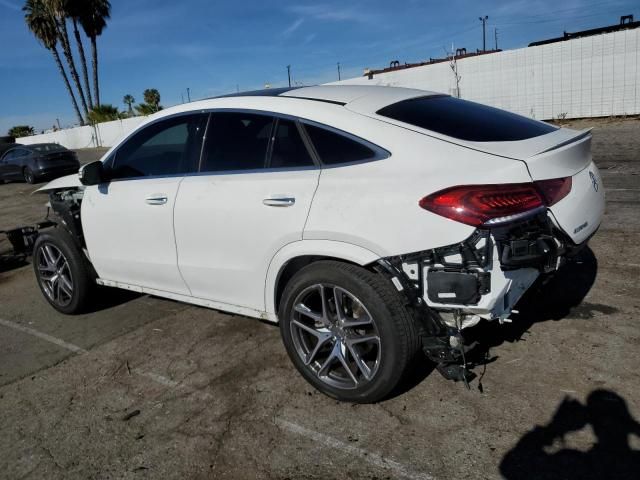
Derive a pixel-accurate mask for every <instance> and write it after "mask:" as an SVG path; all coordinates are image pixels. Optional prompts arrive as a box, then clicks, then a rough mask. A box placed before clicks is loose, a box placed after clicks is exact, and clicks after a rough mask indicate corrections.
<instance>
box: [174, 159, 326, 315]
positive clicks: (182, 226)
mask: <svg viewBox="0 0 640 480" xmlns="http://www.w3.org/2000/svg"><path fill="white" fill-rule="evenodd" d="M319 175H320V170H319V169H315V168H312V169H305V170H299V171H288V172H278V171H270V172H264V171H262V172H241V173H236V174H234V173H231V172H229V173H226V174H218V175H209V174H205V175H197V176H192V177H187V178H185V179H184V181H183V183H182V185H181V187H180V193H179V195H178V201H177V203H176V208H175V232H176V243H177V246H178V252H179V262H178V263H179V267H180V271H181V272H182V275H183V277H184V279H185V281H186V283H187V285H188V286H189V288H190V290H191V292H192V294H193V295H194V296H196V297H200V298H205V299H209V300H215V301H219V302H224V303H230V304H234V305H242V306H244V307H248V308H253V309H258V310H264V309H265V304H264V283H265V278H266V275H267V269H268V267H269V262H270V261H271V259H272V258H273V256H274V255H275V254H276V252H277V251H278V250H279V249H280V248H282V247H283V246H285V245H286V244H288V243H291V242H295V241H299V240H301V239H302V231H303V229H304V224H305V221H306V219H307V213H308V212H309V207H310V205H311V200H312V199H313V195H314V193H315V191H316V187H317V185H318V177H319ZM285 197H286V198H292V199H295V203H294V204H293V205H291V206H269V205H265V203H264V201H265V200H268V199H274V198H285ZM267 203H268V202H267Z"/></svg>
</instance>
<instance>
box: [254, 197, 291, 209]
mask: <svg viewBox="0 0 640 480" xmlns="http://www.w3.org/2000/svg"><path fill="white" fill-rule="evenodd" d="M295 203H296V199H295V198H294V197H272V198H265V199H264V200H262V204H263V205H267V206H268V207H291V206H293V205H294V204H295Z"/></svg>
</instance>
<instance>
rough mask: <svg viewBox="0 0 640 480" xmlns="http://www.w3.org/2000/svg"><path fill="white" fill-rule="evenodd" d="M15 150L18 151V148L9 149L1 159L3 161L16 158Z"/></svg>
mask: <svg viewBox="0 0 640 480" xmlns="http://www.w3.org/2000/svg"><path fill="white" fill-rule="evenodd" d="M17 152H18V150H9V151H8V152H7V153H5V154H4V156H3V157H2V161H3V162H11V161H12V160H15V159H16V158H17Z"/></svg>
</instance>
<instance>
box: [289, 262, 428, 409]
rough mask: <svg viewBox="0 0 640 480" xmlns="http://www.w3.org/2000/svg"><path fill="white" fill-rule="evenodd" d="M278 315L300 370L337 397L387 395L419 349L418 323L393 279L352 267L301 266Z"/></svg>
mask: <svg viewBox="0 0 640 480" xmlns="http://www.w3.org/2000/svg"><path fill="white" fill-rule="evenodd" d="M323 292H324V294H323ZM323 295H324V297H323ZM323 298H324V300H323ZM278 316H279V319H280V333H281V335H282V340H283V342H284V345H285V347H286V349H287V353H288V354H289V357H290V358H291V360H292V362H293V364H294V365H295V367H296V368H297V369H298V371H299V372H300V373H301V374H302V376H303V377H304V378H305V379H306V380H307V381H308V382H309V383H311V384H312V385H313V386H314V387H315V388H316V389H318V390H319V391H321V392H322V393H324V394H326V395H328V396H330V397H332V398H335V399H338V400H342V401H347V402H356V403H372V402H377V401H379V400H381V399H383V398H385V397H386V396H388V395H389V394H390V393H391V392H392V391H393V390H394V388H395V387H396V386H397V385H398V383H399V382H400V381H401V380H402V379H403V378H404V376H405V373H406V370H407V368H408V367H409V365H410V364H411V361H412V360H413V358H414V356H415V354H416V352H417V351H418V349H419V337H418V332H417V329H416V325H415V324H414V321H413V319H412V317H411V315H410V313H409V312H408V311H407V309H406V308H405V306H404V304H403V302H402V299H401V297H400V295H399V294H398V292H397V291H396V290H395V289H394V288H393V286H392V284H391V282H389V281H388V280H387V279H386V278H384V277H383V276H381V275H379V274H376V273H372V272H370V271H368V270H365V269H364V268H361V267H358V266H355V265H351V264H346V263H341V262H336V261H319V262H315V263H312V264H311V265H308V266H306V267H304V268H302V269H301V270H300V271H299V272H298V273H296V274H295V275H294V276H293V278H292V279H291V280H290V281H289V283H288V284H287V286H286V287H285V290H284V292H283V295H282V300H281V302H280V308H279V314H278Z"/></svg>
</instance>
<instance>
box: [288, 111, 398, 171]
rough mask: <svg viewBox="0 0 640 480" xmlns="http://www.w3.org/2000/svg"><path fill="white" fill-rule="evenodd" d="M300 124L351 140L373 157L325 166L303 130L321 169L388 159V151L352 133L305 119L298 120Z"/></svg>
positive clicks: (389, 153) (307, 134)
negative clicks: (371, 153)
mask: <svg viewBox="0 0 640 480" xmlns="http://www.w3.org/2000/svg"><path fill="white" fill-rule="evenodd" d="M300 124H301V126H302V128H303V129H304V126H305V124H306V125H311V126H314V127H317V128H321V129H324V130H328V131H330V132H332V133H335V134H336V135H340V136H343V137H346V138H348V139H349V140H352V141H354V142H356V143H359V144H361V145H363V146H365V147H367V148H368V149H369V150H371V151H373V153H374V155H373V156H372V157H369V158H365V159H362V160H355V161H353V162H341V163H334V164H325V163H324V162H322V159H321V158H320V155H319V154H318V152H317V151H316V149H315V146H314V145H313V142H312V141H311V137H310V136H309V132H307V131H306V129H305V137H306V138H307V139H308V141H309V144H310V145H311V148H312V149H313V152H314V154H315V155H316V156H317V158H318V160H319V162H320V164H321V165H322V169H323V170H324V169H329V168H341V167H349V166H351V165H360V164H361V163H369V162H377V161H378V160H385V159H387V158H389V157H390V156H391V152H389V151H388V150H386V149H384V148H382V147H380V146H378V145H376V144H375V143H372V142H370V141H368V140H365V139H364V138H361V137H358V136H357V135H354V134H352V133H349V132H345V131H344V130H340V129H338V128H335V127H331V126H329V125H325V124H324V123H319V122H316V121H313V120H306V119H300Z"/></svg>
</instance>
